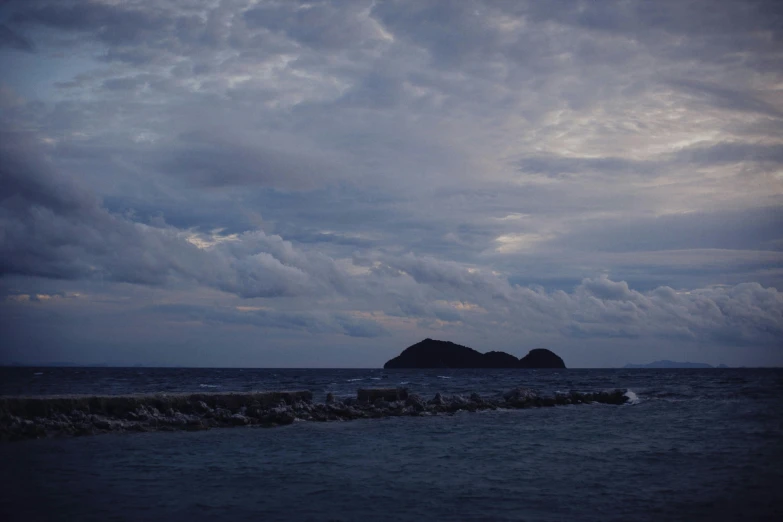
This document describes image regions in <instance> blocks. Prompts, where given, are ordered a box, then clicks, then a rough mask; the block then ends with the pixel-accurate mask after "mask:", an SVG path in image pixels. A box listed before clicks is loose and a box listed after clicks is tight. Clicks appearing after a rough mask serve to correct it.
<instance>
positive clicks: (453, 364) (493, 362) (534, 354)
mask: <svg viewBox="0 0 783 522" xmlns="http://www.w3.org/2000/svg"><path fill="white" fill-rule="evenodd" d="M383 367H384V368H385V369H393V368H565V367H566V365H565V363H564V362H563V359H561V358H560V357H559V356H558V355H557V354H555V353H554V352H552V351H550V350H547V349H545V348H535V349H533V350H530V352H529V353H528V354H527V355H525V356H524V357H522V358H520V359H517V358H516V357H514V356H513V355H510V354H508V353H506V352H494V351H493V352H487V353H481V352H479V351H476V350H474V349H473V348H469V347H467V346H462V345H459V344H456V343H452V342H450V341H438V340H435V339H429V338H427V339H424V340H423V341H420V342H418V343H416V344H414V345H412V346H409V347H408V348H406V349H405V350H403V351H402V353H401V354H400V355H398V356H397V357H395V358H393V359H391V360H389V361H387V362H386V364H384V365H383Z"/></svg>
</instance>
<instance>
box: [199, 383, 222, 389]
mask: <svg viewBox="0 0 783 522" xmlns="http://www.w3.org/2000/svg"><path fill="white" fill-rule="evenodd" d="M198 387H199V388H220V385H219V384H199V385H198Z"/></svg>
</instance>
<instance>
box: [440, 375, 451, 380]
mask: <svg viewBox="0 0 783 522" xmlns="http://www.w3.org/2000/svg"><path fill="white" fill-rule="evenodd" d="M438 379H451V377H449V376H448V375H438Z"/></svg>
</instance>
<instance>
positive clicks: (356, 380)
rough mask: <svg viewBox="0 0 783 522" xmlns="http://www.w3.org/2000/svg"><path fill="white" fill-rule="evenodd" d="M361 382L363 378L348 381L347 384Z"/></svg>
mask: <svg viewBox="0 0 783 522" xmlns="http://www.w3.org/2000/svg"><path fill="white" fill-rule="evenodd" d="M363 380H364V378H361V377H360V378H359V379H348V381H347V382H358V381H363Z"/></svg>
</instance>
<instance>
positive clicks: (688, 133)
mask: <svg viewBox="0 0 783 522" xmlns="http://www.w3.org/2000/svg"><path fill="white" fill-rule="evenodd" d="M0 114H1V116H0V363H8V362H12V361H18V362H22V363H36V362H48V361H72V362H80V363H108V364H120V365H122V364H137V363H138V364H151V365H157V364H160V365H187V366H272V367H365V366H369V367H378V366H380V365H382V364H383V363H384V362H385V361H386V360H387V359H389V358H390V357H392V356H394V355H396V354H397V353H398V352H399V351H400V350H401V349H403V348H404V347H406V346H408V345H410V344H413V343H414V342H417V341H419V340H421V339H423V338H425V337H432V338H436V339H446V340H452V341H455V342H458V343H460V344H467V345H469V346H472V347H475V348H476V349H479V350H481V351H487V350H491V349H494V350H505V351H508V352H510V353H512V354H514V355H517V356H520V355H524V354H525V353H527V351H528V350H529V349H531V348H534V347H538V346H544V347H548V348H550V349H552V350H554V351H555V352H557V353H558V354H560V355H561V356H562V357H563V358H564V359H565V361H566V364H568V365H569V366H571V367H606V366H610V367H611V366H621V365H623V364H625V363H627V362H649V361H652V360H657V359H664V358H665V359H673V360H691V361H700V362H708V363H712V364H718V363H726V364H729V365H748V366H751V365H783V6H781V4H780V3H778V2H776V1H753V0H656V1H654V2H647V1H638V2H636V1H632V0H618V1H613V0H601V1H586V0H585V1H571V0H557V1H555V0H550V1H546V2H543V1H537V0H531V1H529V2H524V1H517V0H509V1H485V2H474V1H469V0H464V1H453V2H447V1H423V0H410V1H390V2H382V1H374V2H373V1H365V0H348V1H331V2H330V1H319V0H313V1H309V2H302V3H297V2H294V1H288V0H285V1H283V0H280V1H253V0H208V1H207V0H203V1H202V0H166V1H152V0H144V1H142V0H124V1H123V0H79V1H70V0H24V1H18V2H14V1H11V2H6V3H4V4H3V5H2V7H0Z"/></svg>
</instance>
